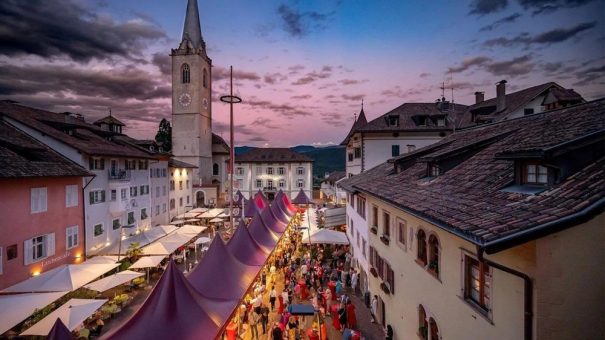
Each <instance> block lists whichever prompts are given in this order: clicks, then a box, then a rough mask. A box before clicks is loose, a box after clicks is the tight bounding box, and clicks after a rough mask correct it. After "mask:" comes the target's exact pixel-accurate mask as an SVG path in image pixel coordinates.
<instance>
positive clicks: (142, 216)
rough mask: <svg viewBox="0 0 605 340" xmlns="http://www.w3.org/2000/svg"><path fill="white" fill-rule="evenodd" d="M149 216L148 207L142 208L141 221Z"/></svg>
mask: <svg viewBox="0 0 605 340" xmlns="http://www.w3.org/2000/svg"><path fill="white" fill-rule="evenodd" d="M146 218H147V208H143V209H141V221H142V220H144V219H146Z"/></svg>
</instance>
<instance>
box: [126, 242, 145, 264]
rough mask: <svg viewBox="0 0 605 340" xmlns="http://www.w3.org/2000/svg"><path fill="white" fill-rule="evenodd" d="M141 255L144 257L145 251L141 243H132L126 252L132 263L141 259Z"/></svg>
mask: <svg viewBox="0 0 605 340" xmlns="http://www.w3.org/2000/svg"><path fill="white" fill-rule="evenodd" d="M141 255H143V249H141V246H140V244H139V242H132V243H131V244H130V245H129V246H128V250H127V251H126V256H127V257H128V258H129V259H130V260H131V261H132V262H135V261H136V260H138V259H139V257H141Z"/></svg>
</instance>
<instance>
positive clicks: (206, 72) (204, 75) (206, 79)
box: [202, 69, 208, 87]
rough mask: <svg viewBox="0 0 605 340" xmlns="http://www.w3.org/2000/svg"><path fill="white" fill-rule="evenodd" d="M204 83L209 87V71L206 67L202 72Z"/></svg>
mask: <svg viewBox="0 0 605 340" xmlns="http://www.w3.org/2000/svg"><path fill="white" fill-rule="evenodd" d="M202 85H203V86H204V87H208V71H206V69H204V71H203V72H202Z"/></svg>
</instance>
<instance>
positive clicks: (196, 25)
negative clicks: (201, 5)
mask: <svg viewBox="0 0 605 340" xmlns="http://www.w3.org/2000/svg"><path fill="white" fill-rule="evenodd" d="M185 40H187V41H189V42H190V43H191V45H192V47H193V48H199V47H202V48H203V47H205V45H206V44H205V43H204V38H202V29H201V27H200V13H199V11H198V9H197V0H189V1H188V2H187V14H186V15H185V25H184V27H183V38H182V41H185Z"/></svg>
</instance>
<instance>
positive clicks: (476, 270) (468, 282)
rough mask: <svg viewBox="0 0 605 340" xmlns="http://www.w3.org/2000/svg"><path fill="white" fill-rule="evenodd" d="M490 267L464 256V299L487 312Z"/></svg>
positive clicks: (489, 292)
mask: <svg viewBox="0 0 605 340" xmlns="http://www.w3.org/2000/svg"><path fill="white" fill-rule="evenodd" d="M491 281H492V277H491V274H490V267H489V266H488V265H487V264H485V263H483V262H479V261H478V260H477V259H475V258H473V257H471V256H469V255H465V256H464V297H465V298H466V299H467V300H470V301H472V302H473V303H474V304H476V305H478V306H479V307H481V308H482V309H483V310H485V311H487V310H488V309H489V302H490V298H491Z"/></svg>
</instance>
